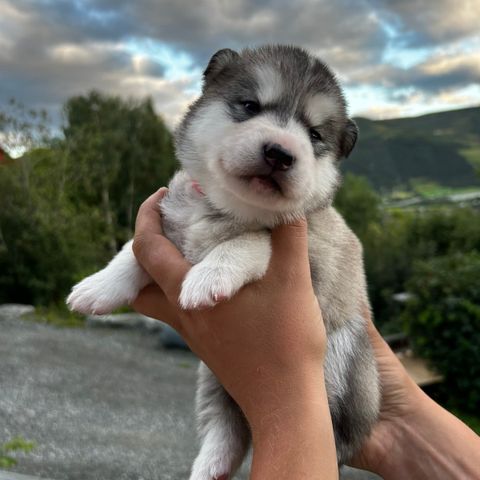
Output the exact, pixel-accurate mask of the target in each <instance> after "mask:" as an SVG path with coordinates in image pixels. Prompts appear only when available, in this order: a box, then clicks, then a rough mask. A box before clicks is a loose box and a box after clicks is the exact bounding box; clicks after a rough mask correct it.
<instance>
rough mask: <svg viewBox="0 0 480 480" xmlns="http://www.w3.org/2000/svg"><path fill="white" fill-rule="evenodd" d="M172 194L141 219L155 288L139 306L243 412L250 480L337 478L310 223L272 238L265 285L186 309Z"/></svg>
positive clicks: (144, 209)
mask: <svg viewBox="0 0 480 480" xmlns="http://www.w3.org/2000/svg"><path fill="white" fill-rule="evenodd" d="M165 193H166V189H161V190H160V191H159V192H157V193H156V194H154V195H152V196H151V197H150V198H149V199H147V200H146V201H145V202H144V203H143V205H142V206H141V208H140V211H139V214H138V217H137V224H136V229H135V239H134V243H133V251H134V253H135V256H136V258H137V260H138V261H139V263H140V264H141V265H142V266H143V268H145V270H146V271H147V272H148V273H149V274H150V276H151V277H152V278H153V280H154V282H155V283H154V284H153V285H150V286H148V287H146V288H145V289H144V290H143V291H142V292H141V293H140V295H139V296H138V298H137V299H136V300H135V302H134V304H133V307H134V308H135V309H136V310H137V311H139V312H141V313H144V314H145V315H148V316H150V317H153V318H161V319H162V320H165V321H167V322H168V323H169V324H170V325H171V326H172V327H173V328H175V329H176V330H177V331H178V332H179V333H180V334H181V335H182V337H183V338H184V339H185V341H186V342H187V343H188V345H189V346H190V348H191V349H192V351H193V352H195V353H196V354H197V355H198V356H199V357H200V358H201V359H202V360H203V361H204V362H205V363H206V364H207V366H208V367H209V368H210V369H211V370H212V371H213V373H214V374H215V375H216V376H217V378H218V379H219V380H220V382H221V383H222V385H223V386H224V387H225V389H226V390H227V391H228V392H229V394H230V395H231V396H232V398H233V399H234V400H235V401H236V402H237V404H238V405H239V406H240V408H241V409H242V411H243V413H244V414H245V417H246V418H247V420H248V422H249V425H250V429H251V432H252V439H253V462H252V470H251V476H250V478H251V480H257V479H262V480H273V479H275V480H283V479H285V480H286V479H288V480H296V479H301V478H306V477H308V478H311V479H312V480H313V479H323V480H325V479H336V478H338V468H337V458H336V452H335V441H334V435H333V427H332V420H331V416H330V411H329V408H328V399H327V393H326V389H325V381H324V376H323V360H324V357H325V351H326V334H325V326H324V324H323V319H322V314H321V311H320V307H319V305H318V301H317V298H316V297H315V294H314V292H313V287H312V283H311V277H310V266H309V261H308V236H307V225H306V221H305V220H303V221H298V222H296V223H294V224H291V225H284V226H281V227H278V228H276V229H274V230H273V232H272V257H271V259H270V264H269V268H268V270H267V273H266V275H265V277H264V278H263V279H261V280H260V281H257V282H253V283H251V284H248V285H246V286H244V287H243V288H242V289H241V290H240V291H239V292H238V293H237V294H236V295H235V296H234V297H233V298H232V299H230V300H229V301H226V302H221V303H220V304H217V305H216V306H215V307H213V308H210V309H206V310H189V311H187V310H182V309H180V308H179V306H178V298H179V295H180V290H181V285H182V281H183V279H184V278H185V275H186V274H187V272H188V271H189V269H190V268H191V265H190V264H189V263H188V262H187V261H186V260H185V258H183V256H182V255H181V253H180V252H179V251H178V250H177V249H176V248H175V246H174V245H173V244H172V243H171V242H170V241H169V240H167V239H166V238H165V237H164V236H163V235H162V230H161V222H160V217H159V211H158V206H157V205H158V203H159V201H160V200H161V198H162V197H163V195H165ZM272 459H275V461H274V462H272Z"/></svg>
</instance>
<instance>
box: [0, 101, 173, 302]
mask: <svg viewBox="0 0 480 480" xmlns="http://www.w3.org/2000/svg"><path fill="white" fill-rule="evenodd" d="M13 106H14V107H16V109H15V108H14V109H13V113H9V111H8V112H2V111H0V138H2V144H5V146H6V147H8V149H10V150H11V151H14V152H16V153H21V152H23V151H25V153H24V155H23V156H22V157H21V158H17V159H15V160H11V161H9V162H7V163H6V164H2V165H0V303H2V302H19V303H33V304H35V305H44V306H49V305H51V304H53V303H62V302H63V300H64V298H65V296H66V294H67V293H68V291H69V290H70V288H71V286H72V285H73V284H74V283H75V282H76V281H78V280H80V279H81V278H82V277H84V276H85V275H87V274H89V273H92V272H93V271H95V270H98V269H99V268H100V267H102V266H104V265H105V263H106V262H107V261H108V260H109V259H110V258H111V257H112V255H113V254H114V253H116V251H117V249H118V247H119V246H120V245H122V244H123V243H125V242H126V241H127V240H128V239H129V238H131V235H132V231H133V226H134V220H135V215H136V212H137V210H138V207H139V205H140V204H141V202H142V201H143V200H144V199H145V198H147V196H148V195H150V194H151V193H152V192H154V191H155V190H156V189H158V188H159V187H160V186H162V185H166V184H167V183H168V180H169V178H170V176H171V175H172V174H173V172H174V171H175V169H176V168H177V163H176V160H175V156H174V151H173V138H172V135H171V134H170V132H169V131H168V129H167V128H166V126H165V124H164V123H163V121H162V119H161V118H160V117H158V116H157V115H156V114H155V112H154V109H153V104H152V102H151V101H150V100H144V101H133V100H131V101H127V100H122V99H121V98H117V97H111V96H108V95H103V94H100V93H98V92H91V93H90V94H88V95H86V96H80V97H74V98H71V99H70V100H69V101H68V102H67V103H66V105H65V109H64V112H65V125H64V131H63V133H64V135H63V137H62V138H57V139H55V138H52V137H51V135H50V137H48V136H46V133H48V132H49V131H51V129H49V128H47V125H44V122H45V121H46V119H45V117H44V116H43V115H42V114H40V113H39V114H35V112H33V113H32V114H29V113H28V111H25V109H24V108H23V107H21V106H18V105H17V104H16V103H14V104H13ZM10 110H11V109H10ZM25 116H26V117H27V120H28V121H27V120H24V117H25ZM30 117H32V118H30Z"/></svg>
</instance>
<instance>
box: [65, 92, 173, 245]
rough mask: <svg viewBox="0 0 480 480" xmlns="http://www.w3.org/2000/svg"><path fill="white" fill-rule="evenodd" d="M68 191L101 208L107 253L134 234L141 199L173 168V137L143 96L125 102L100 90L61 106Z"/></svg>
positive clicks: (162, 181)
mask: <svg viewBox="0 0 480 480" xmlns="http://www.w3.org/2000/svg"><path fill="white" fill-rule="evenodd" d="M64 110H65V116H66V125H65V128H64V135H65V149H66V152H67V155H68V159H69V161H68V167H69V187H68V188H69V192H70V194H71V195H72V200H74V201H75V202H84V203H85V205H88V206H91V207H95V208H96V207H97V206H100V208H101V211H102V213H103V217H104V226H105V232H106V239H107V242H108V246H109V249H110V251H111V253H115V252H116V250H117V248H118V245H119V244H121V243H124V242H125V241H126V240H127V239H128V238H129V237H130V236H131V235H132V232H133V227H134V219H135V213H136V210H137V209H138V206H139V205H140V203H141V202H142V201H143V200H144V199H145V198H146V197H147V196H148V195H149V194H151V193H152V192H153V191H155V190H156V189H157V188H159V186H161V185H165V184H167V182H168V180H169V179H170V177H171V175H172V174H173V173H174V171H175V169H176V168H177V163H176V160H175V156H174V150H173V140H172V136H171V134H170V132H169V131H168V130H167V128H166V127H165V124H164V123H163V121H162V120H161V118H160V117H158V116H157V115H156V114H155V112H154V110H153V106H152V103H151V100H149V99H147V100H144V101H141V102H135V101H133V100H130V101H125V100H122V99H121V98H119V97H110V96H106V95H103V94H101V93H99V92H95V91H93V92H91V93H90V94H88V95H87V96H79V97H74V98H71V99H70V100H69V101H68V102H67V103H66V105H65V109H64Z"/></svg>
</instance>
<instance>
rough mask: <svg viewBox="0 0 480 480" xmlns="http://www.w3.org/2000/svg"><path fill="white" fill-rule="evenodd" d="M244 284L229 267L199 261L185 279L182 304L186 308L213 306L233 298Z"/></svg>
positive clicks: (181, 298)
mask: <svg viewBox="0 0 480 480" xmlns="http://www.w3.org/2000/svg"><path fill="white" fill-rule="evenodd" d="M242 286H243V282H242V281H239V280H238V278H237V280H236V281H235V276H234V275H233V272H232V271H230V270H229V269H226V268H221V267H211V266H208V265H202V263H198V264H197V265H194V266H193V267H192V269H191V270H190V271H189V272H188V274H187V276H186V277H185V280H184V281H183V284H182V291H181V293H180V298H179V302H180V306H181V307H182V308H183V309H185V310H192V309H201V308H208V307H213V306H214V305H216V304H217V303H219V302H222V301H224V300H228V299H229V298H231V297H232V296H233V295H234V294H235V293H236V292H237V291H238V290H240V288H241V287H242Z"/></svg>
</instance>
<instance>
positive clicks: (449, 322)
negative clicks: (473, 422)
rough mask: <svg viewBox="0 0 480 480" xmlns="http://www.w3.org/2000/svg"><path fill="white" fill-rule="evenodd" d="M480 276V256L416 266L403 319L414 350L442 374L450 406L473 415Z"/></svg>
mask: <svg viewBox="0 0 480 480" xmlns="http://www.w3.org/2000/svg"><path fill="white" fill-rule="evenodd" d="M479 277H480V254H479V253H478V252H472V253H466V254H462V253H458V252H457V253H454V254H450V255H445V256H443V257H438V258H432V259H430V260H428V261H423V262H418V263H417V264H416V265H415V268H414V272H413V275H412V277H411V279H410V280H409V281H408V289H409V291H410V292H411V293H412V300H411V301H410V302H409V303H408V305H407V310H406V312H405V315H404V318H405V322H406V326H407V330H408V332H409V334H410V337H411V339H412V341H413V345H414V348H415V349H416V350H417V352H418V353H419V354H420V355H421V356H422V357H424V358H426V359H427V360H429V361H430V362H431V363H432V364H433V365H434V366H435V367H436V368H437V369H438V371H439V372H440V373H442V374H443V375H444V379H445V381H444V383H443V385H442V387H441V388H442V389H443V390H444V393H445V394H446V396H447V398H448V402H449V403H450V405H451V406H453V407H457V408H461V409H462V411H466V412H468V411H469V412H471V413H474V414H476V413H478V405H479V403H480V349H479V347H478V346H479V345H480V285H479V283H478V278H479Z"/></svg>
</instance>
